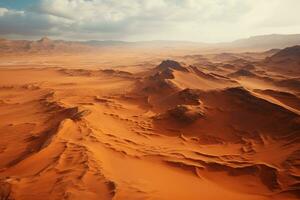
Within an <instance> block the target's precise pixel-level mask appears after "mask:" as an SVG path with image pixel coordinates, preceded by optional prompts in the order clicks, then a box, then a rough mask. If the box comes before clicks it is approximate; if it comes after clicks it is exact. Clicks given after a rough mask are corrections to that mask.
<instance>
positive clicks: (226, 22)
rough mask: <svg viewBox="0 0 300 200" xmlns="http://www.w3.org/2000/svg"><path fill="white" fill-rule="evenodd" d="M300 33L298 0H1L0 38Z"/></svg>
mask: <svg viewBox="0 0 300 200" xmlns="http://www.w3.org/2000/svg"><path fill="white" fill-rule="evenodd" d="M272 33H279V34H291V33H300V0H0V37H5V38H13V39H37V38H39V37H42V36H49V37H51V38H55V39H67V40H92V39H98V40H127V41H140V40H189V41H203V42H220V41H231V40H235V39H239V38H244V37H249V36H252V35H263V34H272Z"/></svg>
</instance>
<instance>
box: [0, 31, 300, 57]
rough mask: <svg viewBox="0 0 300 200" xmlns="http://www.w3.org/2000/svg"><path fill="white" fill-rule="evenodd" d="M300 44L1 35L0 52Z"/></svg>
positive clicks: (289, 39) (299, 39)
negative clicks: (14, 36)
mask: <svg viewBox="0 0 300 200" xmlns="http://www.w3.org/2000/svg"><path fill="white" fill-rule="evenodd" d="M295 45H300V34H293V35H276V34H273V35H261V36H253V37H250V38H246V39H240V40H236V41H233V42H227V43H214V44H212V43H202V42H191V41H167V40H154V41H138V42H128V41H119V40H102V41H101V40H89V41H64V40H51V39H49V38H47V37H43V38H41V39H40V40H37V41H28V40H7V39H0V52H2V53H3V52H5V53H10V52H11V53H15V52H30V53H34V52H36V53H39V52H84V51H91V50H97V49H99V48H103V47H132V48H151V49H152V48H164V49H169V48H171V49H175V48H176V49H192V48H193V49H199V50H211V51H218V50H219V51H222V52H225V51H233V50H235V51H266V50H270V49H273V50H271V51H272V52H273V53H275V52H277V51H279V50H278V49H282V48H285V47H288V46H295Z"/></svg>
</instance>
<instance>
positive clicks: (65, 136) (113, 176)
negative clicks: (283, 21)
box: [0, 39, 300, 200]
mask: <svg viewBox="0 0 300 200" xmlns="http://www.w3.org/2000/svg"><path fill="white" fill-rule="evenodd" d="M44 40H45V41H41V42H43V43H48V42H49V41H47V40H46V39H44ZM50 42H51V41H50ZM47 45H48V44H47ZM276 52H277V50H276ZM276 52H274V51H272V52H271V53H266V52H261V53H259V52H257V53H252V54H249V53H248V54H247V56H245V55H246V54H245V55H243V56H241V53H237V54H234V53H232V54H222V55H215V54H214V55H212V54H204V55H197V56H195V55H190V56H180V57H177V58H178V60H176V59H171V58H170V57H171V56H170V57H169V58H168V59H167V58H166V59H163V60H161V59H159V58H160V56H158V57H155V59H153V60H151V61H150V60H148V61H149V63H146V64H145V63H144V65H142V66H143V67H141V66H140V65H139V64H137V65H135V66H133V65H132V66H131V67H130V68H126V67H115V68H112V69H108V68H107V67H103V68H100V67H99V68H96V67H92V68H85V67H82V68H78V67H64V66H63V63H65V62H62V64H61V65H62V66H56V67H45V66H41V67H31V68H30V67H25V68H24V67H5V68H1V69H0V110H1V112H0V135H1V140H0V199H30V200H34V199H114V200H123V199H162V200H169V199H180V200H181V199H191V200H192V199H194V200H197V199H231V200H233V199H237V200H258V199H261V200H268V199H269V200H270V199H278V200H279V199H280V200H282V199H299V198H300V196H299V194H300V187H299V184H300V182H299V180H300V168H299V166H300V163H299V157H300V151H299V149H300V145H299V144H300V137H299V134H300V100H299V98H300V95H299V85H298V79H299V77H297V76H295V74H294V76H292V75H289V74H288V73H287V74H285V73H282V74H281V73H279V72H278V71H277V70H275V69H274V71H273V70H272V68H270V67H269V66H266V64H265V61H264V59H265V57H266V56H267V55H270V54H272V55H273V54H274V53H275V54H274V56H276ZM279 52H280V51H279ZM174 57H176V56H174ZM200 58H201V59H200ZM271 58H272V57H271ZM49 59H50V58H49ZM51 59H52V58H51ZM127 59H129V58H127ZM132 59H133V58H130V62H133V61H132ZM220 61H221V62H220ZM72 62H74V65H76V60H75V61H72ZM201 62H202V63H201ZM71 64H72V63H70V64H69V65H71ZM69 65H68V66H69ZM76 66H77V65H76ZM145 66H146V67H145Z"/></svg>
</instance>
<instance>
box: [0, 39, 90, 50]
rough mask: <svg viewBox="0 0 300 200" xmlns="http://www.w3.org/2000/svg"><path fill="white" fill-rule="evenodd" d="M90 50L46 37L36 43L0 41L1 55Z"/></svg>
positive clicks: (76, 44) (77, 43)
mask: <svg viewBox="0 0 300 200" xmlns="http://www.w3.org/2000/svg"><path fill="white" fill-rule="evenodd" d="M91 49H92V48H91V47H90V46H88V45H85V44H81V43H79V42H72V41H63V40H51V39H49V38H47V37H43V38H41V39H40V40H37V41H28V40H6V39H0V52H3V53H50V52H81V51H88V50H91Z"/></svg>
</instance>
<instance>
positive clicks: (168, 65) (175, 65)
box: [156, 60, 188, 72]
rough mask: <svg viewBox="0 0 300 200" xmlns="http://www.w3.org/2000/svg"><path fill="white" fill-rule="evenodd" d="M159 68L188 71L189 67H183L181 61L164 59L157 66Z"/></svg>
mask: <svg viewBox="0 0 300 200" xmlns="http://www.w3.org/2000/svg"><path fill="white" fill-rule="evenodd" d="M156 69H157V70H159V71H161V70H165V69H174V70H178V71H186V72H187V71H188V70H187V68H185V67H183V66H182V65H181V64H180V63H179V62H177V61H174V60H164V61H162V62H161V63H160V64H159V65H158V66H157V67H156Z"/></svg>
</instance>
